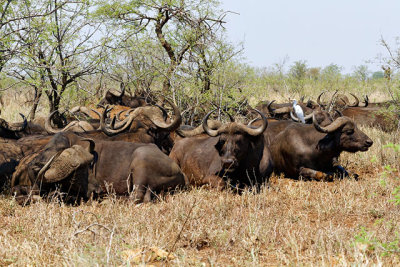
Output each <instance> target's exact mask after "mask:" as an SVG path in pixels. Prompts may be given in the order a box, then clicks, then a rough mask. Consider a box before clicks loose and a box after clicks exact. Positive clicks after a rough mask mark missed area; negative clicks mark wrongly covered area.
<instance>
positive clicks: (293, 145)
mask: <svg viewBox="0 0 400 267" xmlns="http://www.w3.org/2000/svg"><path fill="white" fill-rule="evenodd" d="M372 144H373V142H372V140H371V139H370V138H369V137H368V136H367V135H366V134H365V133H363V132H362V131H361V130H359V129H358V128H357V126H356V124H355V123H354V121H352V120H351V119H350V118H348V117H340V118H337V119H336V120H335V121H334V122H332V123H331V124H330V125H328V126H326V127H323V126H321V125H319V124H318V123H317V121H316V120H315V119H314V123H313V125H307V124H300V123H296V124H294V123H293V124H291V125H288V126H287V127H286V128H284V130H283V131H281V132H280V133H279V134H277V135H276V136H275V137H274V138H273V139H272V140H270V151H271V155H272V159H273V162H274V170H275V171H276V172H277V173H284V174H285V175H286V176H287V177H291V178H298V177H299V176H301V177H304V178H311V179H316V180H329V179H331V178H332V174H333V173H335V172H341V173H342V174H343V175H346V174H347V173H346V171H345V170H344V169H343V168H342V167H340V166H339V165H338V163H337V159H338V158H339V155H340V153H341V152H342V151H348V152H353V153H354V152H357V151H366V150H368V148H369V147H370V146H371V145H372Z"/></svg>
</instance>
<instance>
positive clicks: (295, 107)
mask: <svg viewBox="0 0 400 267" xmlns="http://www.w3.org/2000/svg"><path fill="white" fill-rule="evenodd" d="M293 110H294V112H295V113H296V116H297V118H299V120H300V121H301V122H302V123H306V121H305V120H304V113H303V109H302V108H301V107H300V106H299V105H297V100H296V99H295V100H293Z"/></svg>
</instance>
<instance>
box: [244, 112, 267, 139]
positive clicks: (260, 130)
mask: <svg viewBox="0 0 400 267" xmlns="http://www.w3.org/2000/svg"><path fill="white" fill-rule="evenodd" d="M254 111H255V112H257V113H258V114H259V115H260V116H261V118H262V120H263V124H262V125H261V126H260V127H258V128H256V129H254V128H251V127H247V126H244V125H243V124H240V125H243V128H242V129H243V130H244V131H245V132H246V133H247V134H248V135H251V136H258V135H260V134H262V133H263V132H264V131H265V129H267V126H268V119H267V117H265V115H264V114H263V113H262V112H261V111H259V110H257V109H254Z"/></svg>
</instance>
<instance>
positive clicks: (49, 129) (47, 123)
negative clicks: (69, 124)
mask: <svg viewBox="0 0 400 267" xmlns="http://www.w3.org/2000/svg"><path fill="white" fill-rule="evenodd" d="M56 112H58V110H55V111H53V112H52V113H50V115H49V116H47V119H46V121H45V123H44V128H45V130H46V131H47V132H48V133H52V134H56V133H60V132H62V131H63V130H62V129H56V128H53V126H51V118H52V117H53V116H54V114H55V113H56Z"/></svg>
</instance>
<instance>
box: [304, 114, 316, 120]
mask: <svg viewBox="0 0 400 267" xmlns="http://www.w3.org/2000/svg"><path fill="white" fill-rule="evenodd" d="M313 116H314V112H312V113H310V114H308V115H307V116H305V117H304V120H305V121H308V120H311V119H312V118H313Z"/></svg>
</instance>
